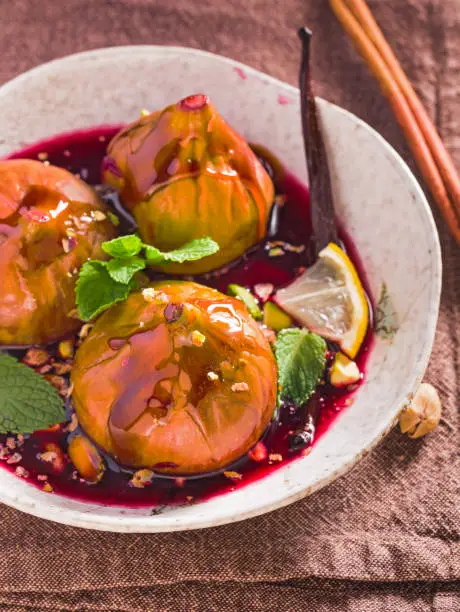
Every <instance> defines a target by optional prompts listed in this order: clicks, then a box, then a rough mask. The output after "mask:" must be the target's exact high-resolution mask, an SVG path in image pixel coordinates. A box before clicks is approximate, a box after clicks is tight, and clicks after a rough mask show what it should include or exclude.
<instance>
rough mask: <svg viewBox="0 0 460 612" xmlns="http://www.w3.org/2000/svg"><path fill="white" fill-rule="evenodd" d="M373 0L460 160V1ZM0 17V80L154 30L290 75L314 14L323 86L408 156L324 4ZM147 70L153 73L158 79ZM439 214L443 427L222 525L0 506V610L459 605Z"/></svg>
mask: <svg viewBox="0 0 460 612" xmlns="http://www.w3.org/2000/svg"><path fill="white" fill-rule="evenodd" d="M370 6H371V8H372V9H373V11H374V13H375V16H376V17H377V19H378V21H379V23H380V24H381V26H382V28H383V30H384V32H385V34H386V35H387V37H388V39H389V42H390V44H391V45H392V46H393V48H394V50H395V51H396V53H397V55H398V56H399V58H400V60H401V62H402V64H403V66H404V68H405V69H406V71H407V73H408V75H409V77H410V78H411V80H412V81H413V83H414V84H415V86H416V88H417V90H418V92H419V94H420V96H421V97H422V99H423V101H424V103H425V104H426V106H427V108H428V110H429V112H430V114H431V115H432V117H433V118H434V119H435V120H436V123H437V125H438V128H439V129H440V132H441V134H442V136H443V138H444V140H445V142H446V144H447V146H448V147H449V149H450V150H451V152H452V154H453V155H454V157H455V161H456V164H457V167H458V166H460V96H459V88H460V60H459V57H460V0H373V1H371V2H370ZM0 24H1V25H0V27H1V39H0V52H1V55H0V57H1V61H0V82H1V81H6V80H7V79H9V78H11V77H13V76H15V75H16V74H18V73H20V72H21V71H23V70H26V69H28V68H31V67H32V66H35V65H38V64H40V63H41V62H44V61H47V60H50V59H52V58H55V57H60V56H63V55H66V54H69V53H72V52H76V51H80V50H84V49H90V48H96V47H104V46H109V45H126V44H140V43H157V44H173V45H188V46H192V47H199V48H202V49H207V50H209V51H214V52H217V53H221V54H223V55H227V56H229V57H232V58H235V59H237V60H241V61H243V62H246V63H248V64H250V65H252V66H254V67H256V68H259V69H261V70H263V71H265V72H268V73H269V74H272V75H274V76H275V77H278V78H280V79H283V80H285V81H288V82H290V83H293V84H295V83H296V75H297V70H298V65H299V42H298V39H297V36H296V30H297V28H298V27H299V26H301V25H304V24H308V25H309V26H310V27H311V28H312V29H313V30H314V33H315V42H314V74H315V78H316V81H317V93H318V94H319V95H322V96H323V97H325V98H327V99H329V100H331V101H333V102H336V103H338V104H340V105H342V106H344V107H346V108H348V109H349V110H351V111H352V112H354V113H356V114H357V115H358V116H359V117H362V118H363V119H364V120H365V121H367V122H368V123H370V124H371V125H372V126H373V127H375V128H376V129H377V130H378V131H379V132H380V133H382V134H383V135H384V136H385V137H386V138H387V139H388V140H389V141H390V143H391V144H392V145H393V146H394V147H395V148H396V149H397V150H398V151H399V152H400V153H401V154H402V155H403V156H404V158H405V159H406V160H407V161H408V162H409V164H410V165H411V167H412V168H413V169H414V164H413V162H412V159H411V156H410V153H409V151H408V148H407V145H406V144H405V142H404V139H403V137H402V135H401V133H400V130H399V128H398V126H397V124H396V123H395V120H394V118H393V116H392V114H391V111H390V109H389V106H388V104H387V102H386V100H385V99H384V98H383V96H382V95H381V94H380V92H379V90H378V87H377V85H376V84H375V82H374V80H373V79H372V77H371V76H370V75H369V73H368V71H367V69H366V67H365V66H364V64H363V62H362V61H361V59H360V58H359V57H358V56H357V54H356V53H355V51H354V50H353V48H352V47H351V45H350V43H349V41H348V40H347V38H346V37H345V35H344V33H343V31H342V30H341V28H340V26H339V25H338V23H337V22H336V20H335V17H334V15H333V14H332V12H331V10H330V9H329V5H328V2H327V1H326V0H285V1H284V2H282V1H280V0H277V1H273V0H265V1H264V2H262V1H261V0H228V1H227V2H225V3H223V2H218V1H217V0H214V1H212V0H201V2H196V1H193V0H176V1H175V2H171V0H169V1H168V0H159V1H157V2H149V1H148V0H124V1H116V0H111V1H106V2H101V1H100V0H99V1H97V0H81V1H80V0H65V1H61V2H52V1H50V0H42V1H41V2H34V1H27V0H15V2H14V3H13V2H10V1H9V0H0ZM139 78H148V79H151V81H152V88H153V87H155V75H139ZM121 86H122V84H121ZM114 95H119V92H114ZM88 104H91V100H88ZM18 120H19V121H20V117H18ZM0 137H1V134H0ZM267 145H268V146H269V145H270V143H267ZM401 205H402V206H403V205H404V203H403V202H402V203H401ZM435 215H436V219H437V221H438V225H439V229H440V234H441V240H442V245H443V258H444V270H445V272H444V289H443V297H442V307H441V314H440V319H439V325H438V332H437V336H436V343H435V347H434V351H433V356H432V359H431V363H430V367H429V370H428V373H427V376H426V380H428V381H431V382H433V383H434V384H435V385H436V386H437V388H438V389H439V391H440V393H441V396H442V400H443V405H444V417H445V418H444V420H443V422H442V423H441V425H440V427H439V428H438V430H437V431H436V432H435V433H433V434H431V435H430V436H428V437H426V438H424V439H421V440H410V439H408V438H407V437H404V436H402V435H401V434H400V433H399V431H398V430H397V429H395V430H394V431H393V432H392V433H391V434H390V435H389V436H388V437H387V439H386V440H385V441H384V442H383V443H381V444H380V445H379V447H378V448H377V449H376V450H375V451H374V452H373V453H372V454H371V456H369V457H368V458H367V459H365V460H363V461H361V462H360V464H359V465H358V466H357V467H356V468H355V469H354V470H353V471H352V472H351V473H349V474H348V475H347V476H345V477H343V478H340V479H339V480H338V481H336V482H335V483H333V484H332V485H330V486H328V487H327V488H325V489H323V490H322V491H320V492H318V493H316V494H315V495H313V496H311V497H310V498H307V499H305V500H303V501H300V502H298V503H296V504H294V505H291V506H290V507H288V508H284V509H282V510H278V511H276V512H272V513H271V514H268V515H265V516H262V517H258V518H255V519H252V520H248V521H246V522H244V523H238V524H233V525H227V526H223V527H219V528H215V529H209V530H203V531H196V532H184V533H175V534H158V535H117V534H110V533H98V532H91V531H84V530H78V529H74V528H70V527H65V526H62V525H56V524H52V523H48V522H46V521H43V520H39V519H36V518H33V517H29V516H27V515H25V514H21V513H20V512H17V511H15V510H12V509H10V508H7V507H5V506H2V507H1V508H0V517H1V522H0V538H1V540H0V541H1V555H0V607H2V608H3V609H5V610H9V611H10V610H28V609H34V610H111V611H112V610H126V611H129V612H131V611H136V610H140V611H146V610H174V611H175V610H179V611H182V610H184V611H188V610H200V609H203V610H218V611H221V610H222V611H223V610H274V611H275V610H310V609H311V610H315V611H316V612H323V611H330V610H337V611H342V610H353V611H363V612H374V611H375V612H377V611H378V612H386V611H391V612H393V611H398V612H399V611H401V612H405V611H409V610H410V611H420V612H425V611H426V612H428V611H436V612H441V611H442V612H445V611H450V610H452V611H453V610H459V609H460V598H459V591H458V583H457V582H456V580H458V578H459V573H460V572H459V565H460V563H459V555H458V548H457V549H456V548H455V547H456V545H457V543H458V535H457V533H458V532H457V529H458V525H459V523H460V520H459V518H460V517H459V514H458V484H459V473H458V464H456V442H457V436H456V427H457V424H456V412H457V408H458V402H459V371H460V349H459V347H460V289H459V284H460V283H459V281H460V250H459V249H458V248H457V247H456V246H455V244H454V242H453V240H452V239H451V238H450V237H449V235H448V233H447V231H446V228H445V226H444V224H443V223H442V221H440V220H439V215H438V214H437V212H436V211H435Z"/></svg>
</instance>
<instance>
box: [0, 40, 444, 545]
mask: <svg viewBox="0 0 460 612" xmlns="http://www.w3.org/2000/svg"><path fill="white" fill-rule="evenodd" d="M146 51H151V52H152V53H162V54H165V53H166V54H177V53H180V54H188V55H190V56H191V57H194V56H195V57H196V56H201V57H205V58H208V59H212V60H214V61H215V60H218V61H220V62H222V63H225V64H228V65H230V66H231V67H233V68H235V67H236V68H241V69H242V70H244V72H245V73H246V74H248V75H254V76H257V77H258V78H259V79H260V80H262V81H265V82H267V83H271V84H273V85H276V86H278V87H282V88H283V90H284V91H289V92H290V93H291V94H293V95H294V96H298V95H299V89H298V88H297V87H294V86H293V85H290V84H289V83H286V82H284V81H281V80H280V79H278V78H276V77H273V76H271V75H268V74H266V73H264V72H262V71H260V70H257V69H256V68H253V67H251V66H248V65H247V64H244V63H242V62H239V61H237V60H234V59H232V58H229V57H226V56H223V55H219V54H216V53H211V52H209V51H203V50H201V49H195V48H192V47H183V46H170V45H121V46H112V47H105V48H99V49H92V50H88V51H82V52H78V53H73V54H70V55H66V56H63V57H60V58H56V59H53V60H51V61H48V62H45V63H43V64H40V65H38V66H35V67H33V68H31V69H29V70H27V71H26V72H23V73H21V74H19V75H17V76H15V77H13V78H12V79H10V80H9V81H7V82H5V83H4V84H2V85H1V86H0V95H4V94H7V93H8V92H9V90H10V89H13V88H15V87H17V86H18V85H21V84H22V82H23V81H27V79H28V78H29V77H31V76H34V75H35V74H38V73H43V72H45V73H46V72H47V71H50V70H52V69H53V68H54V66H59V65H64V64H68V63H72V62H78V61H80V60H86V59H90V60H92V59H97V58H98V57H101V56H102V57H103V56H110V55H113V54H114V53H122V54H132V53H137V52H138V53H145V52H146ZM317 99H318V100H319V102H320V106H329V107H333V108H334V110H335V111H337V112H338V113H339V114H343V115H345V116H348V118H349V119H351V120H352V121H353V122H354V123H356V124H358V125H360V127H362V128H363V129H364V130H366V131H367V132H368V133H370V134H372V136H373V137H374V138H375V139H376V140H377V142H378V143H379V145H380V146H381V147H383V148H384V149H385V150H386V153H387V154H389V155H390V156H391V157H392V158H393V159H394V160H395V162H396V164H397V167H398V169H399V171H400V172H401V174H404V175H405V178H406V179H407V180H408V181H409V183H410V184H411V185H412V188H413V189H414V191H415V192H416V194H417V196H418V197H417V200H418V205H419V206H420V207H421V211H422V212H423V213H424V215H425V217H426V221H427V227H429V228H430V233H431V234H432V238H433V253H432V258H433V270H434V275H433V279H432V282H433V284H434V287H433V290H432V301H433V304H432V315H431V317H430V319H429V320H428V321H427V325H426V330H425V338H426V340H425V346H424V347H423V351H421V354H420V356H419V359H418V361H417V362H415V363H414V368H413V372H414V374H415V377H414V381H413V383H412V385H410V388H409V389H407V392H406V393H405V394H404V397H400V398H399V399H397V400H396V401H395V402H394V403H393V410H392V412H391V414H390V415H389V420H388V422H387V423H386V425H385V426H384V427H381V428H380V430H379V431H378V432H377V433H376V435H375V437H374V438H373V439H372V440H371V441H370V443H369V444H367V445H366V446H365V447H363V448H361V450H360V451H359V452H358V453H356V454H355V455H354V456H353V457H352V458H351V459H350V460H348V461H346V462H345V463H343V464H342V465H341V466H340V467H338V468H337V469H335V470H333V471H332V472H331V473H329V474H327V475H325V476H323V477H322V478H319V479H318V480H317V481H316V482H315V483H314V484H313V485H311V486H309V487H308V486H307V487H303V488H301V489H300V490H298V489H293V490H291V491H285V494H284V495H283V497H282V498H280V497H278V498H276V499H271V500H264V501H263V502H262V503H260V504H259V505H258V506H257V507H256V508H254V507H251V508H250V509H248V510H247V511H243V512H240V513H239V514H238V515H237V516H235V515H234V514H232V511H231V504H229V510H228V511H227V512H226V514H225V515H221V516H219V517H218V518H217V519H213V518H212V517H208V516H202V515H200V514H197V515H195V516H189V517H187V518H186V520H179V521H178V520H177V518H174V517H173V516H170V517H169V519H168V515H160V516H156V517H155V519H156V520H154V521H152V517H151V516H148V515H142V516H135V515H134V516H130V515H129V514H126V513H125V514H121V515H113V516H111V515H100V514H97V513H92V512H91V513H90V512H88V511H86V512H85V511H84V510H79V509H72V510H70V509H60V508H50V507H48V505H47V504H46V503H37V502H35V501H32V500H23V499H21V497H20V496H15V495H9V491H3V490H2V491H0V502H2V503H5V504H7V505H9V506H11V507H13V508H15V509H17V510H20V511H23V512H26V513H29V514H31V515H34V516H37V517H39V518H45V519H48V520H51V521H55V522H57V523H61V524H65V525H69V526H73V527H83V528H90V529H95V530H101V531H111V532H125V533H153V532H170V531H182V530H193V529H201V528H206V527H215V526H218V525H223V524H227V523H231V522H239V521H242V520H246V519H248V518H251V517H255V516H259V515H261V514H265V513H267V512H271V511H273V510H275V509H278V508H282V507H284V506H287V505H288V504H291V503H293V502H295V501H298V500H300V499H302V498H304V497H306V496H307V495H310V494H311V493H313V492H315V491H318V490H319V489H321V488H323V487H324V486H326V485H327V484H329V483H331V482H333V481H334V480H336V479H337V478H338V477H339V476H341V475H343V474H345V473H346V472H348V471H349V470H350V469H351V468H352V467H353V466H354V465H356V464H357V463H358V461H359V460H360V459H361V458H362V457H364V456H366V455H367V454H368V453H369V452H370V451H371V450H373V449H374V448H375V446H376V445H377V444H378V443H379V442H380V441H381V440H382V439H383V438H384V437H385V436H386V435H387V434H388V433H389V432H390V431H391V429H392V428H393V427H394V425H395V423H396V421H397V419H398V416H399V413H400V412H401V410H403V409H404V408H405V406H406V405H407V403H408V401H409V400H410V398H411V396H412V394H413V393H415V391H416V390H417V388H418V386H419V384H420V383H421V381H422V378H423V375H424V373H425V370H426V367H427V365H428V361H429V358H430V354H431V350H432V346H433V342H434V336H435V331H436V324H437V320H438V313H439V304H440V296H441V286H442V259H441V246H440V241H439V235H438V231H437V227H436V224H435V221H434V218H433V214H432V211H431V208H430V206H429V203H428V200H427V198H426V196H425V193H424V191H423V190H422V188H421V186H420V184H419V182H418V180H417V179H416V177H415V176H414V174H413V173H412V171H411V170H410V168H409V166H408V165H407V163H406V162H405V161H404V160H403V159H402V157H401V156H400V155H399V153H398V152H397V151H396V150H395V149H394V148H393V147H392V146H391V145H390V144H389V143H388V142H387V141H386V140H385V138H384V137H383V136H382V135H381V134H380V133H379V132H377V131H376V130H375V129H374V128H372V127H371V126H370V125H368V124H367V123H366V122H365V121H363V120H362V119H360V118H359V117H357V116H356V115H354V114H353V113H351V112H350V111H348V110H346V109H343V108H341V107H340V106H338V105H336V104H333V103H331V102H328V101H327V100H324V99H323V98H319V97H317ZM80 503H82V505H84V502H80ZM133 510H134V509H133ZM128 511H129V509H126V512H128ZM134 511H135V510H134Z"/></svg>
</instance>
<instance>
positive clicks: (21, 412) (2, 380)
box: [0, 353, 65, 434]
mask: <svg viewBox="0 0 460 612" xmlns="http://www.w3.org/2000/svg"><path fill="white" fill-rule="evenodd" d="M63 421H65V413H64V406H63V402H62V399H61V398H60V396H59V394H58V392H57V391H56V389H55V388H54V387H53V386H52V385H51V384H50V383H49V382H48V381H47V380H46V379H45V378H43V376H40V374H37V373H36V372H35V371H34V370H32V369H31V368H29V367H27V366H26V365H24V364H22V363H19V361H18V360H17V359H15V358H14V357H11V356H10V355H7V354H5V353H0V433H3V434H5V433H32V432H34V431H37V430H38V429H46V428H48V427H51V426H52V425H56V424H57V423H62V422H63Z"/></svg>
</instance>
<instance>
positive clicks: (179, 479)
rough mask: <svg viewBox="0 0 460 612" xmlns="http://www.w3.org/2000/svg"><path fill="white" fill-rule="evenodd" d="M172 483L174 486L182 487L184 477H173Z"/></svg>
mask: <svg viewBox="0 0 460 612" xmlns="http://www.w3.org/2000/svg"><path fill="white" fill-rule="evenodd" d="M174 484H175V485H176V487H179V488H181V489H182V487H184V486H185V478H182V477H181V476H178V477H177V478H174Z"/></svg>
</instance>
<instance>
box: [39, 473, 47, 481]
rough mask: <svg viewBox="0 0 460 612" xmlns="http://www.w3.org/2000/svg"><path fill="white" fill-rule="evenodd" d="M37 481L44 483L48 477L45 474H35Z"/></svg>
mask: <svg viewBox="0 0 460 612" xmlns="http://www.w3.org/2000/svg"><path fill="white" fill-rule="evenodd" d="M37 480H39V481H40V482H44V481H45V480H48V476H47V475H46V474H37Z"/></svg>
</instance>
